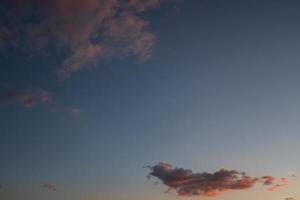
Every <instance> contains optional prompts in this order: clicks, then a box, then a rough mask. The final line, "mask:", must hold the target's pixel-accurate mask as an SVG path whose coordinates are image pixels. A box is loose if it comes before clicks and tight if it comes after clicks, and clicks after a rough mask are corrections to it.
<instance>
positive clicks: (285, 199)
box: [284, 197, 295, 200]
mask: <svg viewBox="0 0 300 200" xmlns="http://www.w3.org/2000/svg"><path fill="white" fill-rule="evenodd" d="M284 200H295V198H293V197H286V198H284Z"/></svg>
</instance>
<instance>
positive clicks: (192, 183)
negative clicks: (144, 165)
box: [148, 162, 287, 196]
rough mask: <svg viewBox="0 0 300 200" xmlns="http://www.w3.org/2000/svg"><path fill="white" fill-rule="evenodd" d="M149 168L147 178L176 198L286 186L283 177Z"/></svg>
mask: <svg viewBox="0 0 300 200" xmlns="http://www.w3.org/2000/svg"><path fill="white" fill-rule="evenodd" d="M148 168H150V170H151V172H150V173H149V177H156V178H157V179H158V180H160V181H161V182H162V183H163V184H164V185H166V186H168V188H169V190H175V191H176V193H177V195H179V196H215V195H218V194H220V193H222V192H226V191H231V190H245V189H250V188H252V187H253V186H254V185H255V184H257V183H261V184H262V185H265V186H268V187H269V188H268V190H269V191H274V190H275V189H278V188H281V187H283V186H287V179H286V178H281V179H276V178H275V177H273V176H262V177H251V176H248V175H246V173H244V172H239V171H236V170H226V169H221V170H219V171H216V172H214V173H207V172H204V173H194V172H192V171H191V170H189V169H184V168H174V167H173V166H172V165H171V164H169V163H166V162H160V163H159V164H157V165H154V166H148ZM169 190H168V191H169Z"/></svg>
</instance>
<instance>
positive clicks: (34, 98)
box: [0, 85, 80, 116]
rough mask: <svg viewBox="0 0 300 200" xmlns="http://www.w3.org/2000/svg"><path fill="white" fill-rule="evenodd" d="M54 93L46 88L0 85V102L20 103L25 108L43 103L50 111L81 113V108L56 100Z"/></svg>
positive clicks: (77, 114) (76, 114)
mask: <svg viewBox="0 0 300 200" xmlns="http://www.w3.org/2000/svg"><path fill="white" fill-rule="evenodd" d="M53 97H54V95H53V94H52V93H50V92H48V91H47V90H45V89H41V88H31V89H18V88H13V87H7V86H3V85H0V103H3V104H20V105H22V106H24V107H25V108H32V107H34V106H35V105H37V104H42V105H43V106H44V107H45V108H46V110H47V111H50V112H67V113H70V114H72V115H74V116H79V115H80V108H78V107H66V106H64V105H62V104H61V103H58V102H57V101H55V100H54V98H53Z"/></svg>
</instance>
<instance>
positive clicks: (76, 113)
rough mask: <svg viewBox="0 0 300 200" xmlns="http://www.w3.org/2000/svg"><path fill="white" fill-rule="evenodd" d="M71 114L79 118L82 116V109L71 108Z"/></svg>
mask: <svg viewBox="0 0 300 200" xmlns="http://www.w3.org/2000/svg"><path fill="white" fill-rule="evenodd" d="M70 113H71V114H72V115H73V116H79V115H80V114H81V110H80V108H71V109H70Z"/></svg>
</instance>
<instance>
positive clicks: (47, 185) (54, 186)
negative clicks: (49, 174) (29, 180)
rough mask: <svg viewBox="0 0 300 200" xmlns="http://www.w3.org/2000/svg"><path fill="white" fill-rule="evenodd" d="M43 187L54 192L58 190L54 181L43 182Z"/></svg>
mask: <svg viewBox="0 0 300 200" xmlns="http://www.w3.org/2000/svg"><path fill="white" fill-rule="evenodd" d="M42 187H43V188H45V189H47V190H49V191H53V192H55V191H57V187H56V185H55V184H53V183H49V182H46V183H43V184H42Z"/></svg>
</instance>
